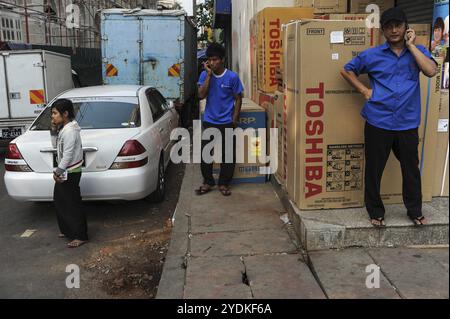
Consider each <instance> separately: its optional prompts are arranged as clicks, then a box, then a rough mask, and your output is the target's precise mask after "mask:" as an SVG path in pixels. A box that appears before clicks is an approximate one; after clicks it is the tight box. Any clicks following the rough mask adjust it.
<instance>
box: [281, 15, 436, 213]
mask: <svg viewBox="0 0 450 319" xmlns="http://www.w3.org/2000/svg"><path fill="white" fill-rule="evenodd" d="M286 28H287V30H286V40H285V42H286V44H285V45H286V56H285V59H286V61H287V62H286V63H288V64H289V63H290V64H291V65H297V68H296V71H297V74H295V72H288V73H287V74H286V86H287V87H286V103H287V114H288V116H287V118H288V122H287V125H288V147H287V148H288V149H287V156H288V167H287V176H286V177H287V181H286V182H287V190H288V193H289V195H290V197H291V199H292V200H293V201H294V203H295V204H296V205H297V206H298V207H299V208H300V209H308V210H314V209H329V208H349V207H360V206H363V205H364V165H365V155H364V124H365V121H364V119H363V118H362V117H361V115H360V111H361V108H362V107H363V105H364V103H365V101H364V99H363V97H362V95H361V94H359V93H358V92H356V91H355V90H354V89H353V88H352V87H351V86H350V85H349V84H348V83H347V82H346V81H345V80H344V79H343V78H342V77H341V75H340V73H339V71H340V70H341V69H342V68H343V66H344V65H345V64H346V63H347V62H348V61H350V60H351V59H352V58H353V57H354V56H355V55H357V54H359V53H360V52H361V51H363V50H365V49H367V48H369V47H370V43H371V40H370V37H371V33H370V31H369V30H368V29H367V28H366V27H365V23H364V21H331V20H330V21H319V20H312V21H306V20H305V21H301V22H296V23H291V24H288V25H287V27H286ZM296 34H297V36H296ZM296 52H297V54H296ZM314 61H321V70H327V72H326V73H323V72H317V62H316V64H315V63H314ZM360 79H361V80H362V81H363V82H364V83H365V84H366V85H367V86H368V85H369V83H368V78H367V76H361V77H360ZM420 81H421V92H422V93H421V96H422V123H421V126H420V128H419V138H420V145H419V155H420V159H421V172H422V188H423V193H424V200H429V195H430V194H431V192H430V190H431V188H430V185H431V182H432V180H433V179H432V177H431V176H432V175H433V174H431V172H432V165H433V161H434V157H433V153H434V152H433V150H432V149H433V147H434V145H435V144H434V143H435V141H436V134H435V132H436V126H434V125H435V124H433V123H435V122H436V120H437V108H436V105H438V103H439V102H437V101H439V94H440V93H439V90H438V88H439V85H438V81H439V80H438V78H437V77H434V78H432V79H428V78H426V77H425V76H423V75H421V80H420ZM292 118H294V119H295V120H293V121H292V120H291V119H292ZM424 142H425V143H424ZM292 172H295V174H294V178H291V175H292ZM381 194H382V196H383V197H384V199H385V203H389V202H392V203H394V202H395V203H398V202H401V196H402V195H401V194H402V178H401V171H400V167H399V164H398V162H397V161H396V160H395V159H394V158H393V156H391V159H390V160H389V163H388V165H387V166H386V169H385V171H384V175H383V181H382V189H381Z"/></svg>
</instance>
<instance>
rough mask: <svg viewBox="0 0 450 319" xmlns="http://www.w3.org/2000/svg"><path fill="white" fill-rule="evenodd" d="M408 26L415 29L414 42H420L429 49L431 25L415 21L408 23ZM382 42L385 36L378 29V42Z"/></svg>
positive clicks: (384, 40)
mask: <svg viewBox="0 0 450 319" xmlns="http://www.w3.org/2000/svg"><path fill="white" fill-rule="evenodd" d="M409 27H410V28H411V29H413V30H414V31H416V44H421V45H423V46H424V47H425V48H427V49H428V50H429V49H430V42H431V25H430V24H426V23H415V24H410V25H409ZM384 42H386V38H385V37H384V35H383V32H382V31H381V30H380V39H379V43H380V44H383V43H384Z"/></svg>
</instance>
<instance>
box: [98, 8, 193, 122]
mask: <svg viewBox="0 0 450 319" xmlns="http://www.w3.org/2000/svg"><path fill="white" fill-rule="evenodd" d="M101 40H102V74H103V83H104V84H106V85H108V84H136V85H150V86H153V87H155V88H156V89H158V90H159V91H160V92H161V93H162V94H163V95H164V97H165V98H166V99H168V100H172V101H174V102H175V105H176V106H177V109H178V110H179V111H180V113H181V119H182V122H183V125H184V126H187V125H188V123H190V120H191V119H192V111H193V110H195V109H196V107H195V106H196V104H197V103H196V95H197V85H196V83H197V30H196V27H195V25H194V24H193V22H192V21H191V19H190V18H189V17H188V16H186V13H185V11H183V10H148V9H132V10H128V9H108V10H103V11H102V12H101Z"/></svg>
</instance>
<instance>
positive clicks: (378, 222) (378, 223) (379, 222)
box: [370, 217, 386, 228]
mask: <svg viewBox="0 0 450 319" xmlns="http://www.w3.org/2000/svg"><path fill="white" fill-rule="evenodd" d="M370 223H371V224H372V226H373V227H375V228H383V227H386V224H385V222H384V217H379V218H372V219H371V220H370Z"/></svg>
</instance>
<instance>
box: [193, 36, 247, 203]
mask: <svg viewBox="0 0 450 319" xmlns="http://www.w3.org/2000/svg"><path fill="white" fill-rule="evenodd" d="M206 57H207V58H208V61H207V62H206V63H205V65H204V66H205V70H204V71H203V72H202V73H201V74H200V78H199V80H198V95H199V98H200V99H204V98H206V107H205V113H204V115H203V128H204V129H207V128H217V129H218V130H219V131H220V133H221V136H222V163H221V164H220V175H219V182H218V184H219V190H220V192H221V193H222V195H224V196H229V195H231V192H230V188H229V184H230V182H231V180H232V178H233V173H234V167H235V160H236V159H235V155H236V154H235V140H233V154H232V155H233V156H232V157H233V161H232V162H231V163H227V162H226V159H225V153H226V152H225V145H226V143H225V130H226V129H234V128H236V126H237V123H238V120H239V113H240V111H241V106H242V93H243V91H244V88H243V85H242V82H241V80H240V79H239V76H238V75H237V74H236V73H234V72H232V71H230V70H228V69H226V68H225V67H224V65H225V49H224V48H223V47H222V46H221V45H220V44H218V43H212V44H210V45H209V47H208V48H207V50H206ZM211 141H212V138H211V139H209V140H203V139H202V154H203V149H204V147H205V146H206V145H208V144H209V143H210V142H211ZM201 171H202V175H203V185H202V186H200V188H199V189H197V190H196V193H197V194H198V195H203V194H206V193H208V192H209V191H211V189H212V188H213V187H214V185H215V181H214V178H213V174H212V172H213V164H212V163H206V162H205V161H204V159H203V156H202V163H201Z"/></svg>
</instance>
